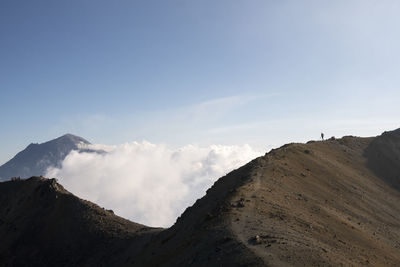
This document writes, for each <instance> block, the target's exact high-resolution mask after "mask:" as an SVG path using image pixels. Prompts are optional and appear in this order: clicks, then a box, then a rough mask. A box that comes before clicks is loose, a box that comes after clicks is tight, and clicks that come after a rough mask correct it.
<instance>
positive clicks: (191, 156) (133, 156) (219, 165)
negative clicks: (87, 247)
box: [47, 142, 262, 227]
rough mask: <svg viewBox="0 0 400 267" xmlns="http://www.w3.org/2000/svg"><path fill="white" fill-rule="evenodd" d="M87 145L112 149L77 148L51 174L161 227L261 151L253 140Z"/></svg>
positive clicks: (79, 192) (101, 202) (85, 195)
mask: <svg viewBox="0 0 400 267" xmlns="http://www.w3.org/2000/svg"><path fill="white" fill-rule="evenodd" d="M88 148H90V149H99V150H102V151H107V153H87V152H78V151H72V152H71V153H70V154H69V155H68V156H67V157H66V158H65V160H64V161H63V163H62V167H61V168H60V169H58V168H51V169H49V170H48V171H47V177H57V178H58V179H59V181H60V183H61V184H62V185H63V186H65V188H66V189H67V190H69V191H70V192H72V193H74V194H76V195H77V196H79V197H81V198H84V199H88V200H90V201H92V202H95V203H97V204H99V205H100V206H103V207H105V208H107V209H112V210H114V212H115V213H116V214H118V215H120V216H122V217H125V218H128V219H130V220H132V221H134V222H138V223H142V224H146V225H149V226H161V227H168V226H171V225H172V224H173V223H174V222H175V220H176V218H177V217H178V216H179V215H180V214H181V213H182V212H183V211H184V210H185V209H186V208H187V207H188V206H190V205H192V204H193V203H194V202H195V201H196V199H198V198H200V197H202V196H203V195H204V194H205V191H206V190H207V189H208V188H209V187H210V186H211V185H212V184H213V183H214V182H215V181H216V180H217V179H218V178H219V177H221V176H223V175H225V174H226V173H228V172H230V171H231V170H233V169H235V168H238V167H240V166H242V165H243V164H245V163H247V162H248V161H250V160H252V159H253V158H255V157H257V156H260V155H261V154H262V153H261V152H258V151H256V150H254V149H253V148H251V147H250V146H249V145H243V146H222V145H212V146H208V147H200V146H196V145H187V146H184V147H181V148H179V149H172V148H169V147H168V146H166V145H156V144H151V143H148V142H142V143H137V142H133V143H127V144H122V145H118V146H106V145H90V147H88Z"/></svg>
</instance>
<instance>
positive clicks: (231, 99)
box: [0, 0, 400, 164]
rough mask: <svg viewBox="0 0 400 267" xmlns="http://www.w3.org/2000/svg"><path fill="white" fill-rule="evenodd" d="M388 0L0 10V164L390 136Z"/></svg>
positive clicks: (394, 124) (81, 4) (396, 43)
mask: <svg viewBox="0 0 400 267" xmlns="http://www.w3.org/2000/svg"><path fill="white" fill-rule="evenodd" d="M398 14H400V3H399V2H398V1H389V0H386V1H385V0H384V1H348V0H347V1H265V0H264V1H256V0H248V1H239V0H233V1H232V0H229V1H228V0H221V1H215V0H213V1H207V0H204V1H194V0H174V1H172V0H171V1H165V0H163V1H161V0H159V1H153V0H150V1H149V0H147V1H102V0H96V1H94V0H84V1H81V0H80V1H11V0H5V1H1V3H0V41H1V42H0V125H1V131H0V147H1V152H0V164H1V163H4V162H5V161H6V160H8V159H9V158H10V157H12V156H13V155H14V154H15V153H16V152H18V151H19V150H22V149H23V148H24V147H25V146H26V145H28V144H29V143H30V142H43V141H47V140H49V139H52V138H55V137H57V136H60V135H62V134H64V133H67V132H70V133H74V134H77V135H80V136H82V137H85V138H87V139H89V140H90V141H92V142H95V143H105V144H118V143H122V142H127V141H133V140H138V141H141V140H148V141H151V142H156V143H166V144H169V145H172V146H178V145H184V144H188V143H196V144H213V143H214V144H215V143H217V144H244V143H248V144H250V145H252V146H255V147H258V148H260V149H268V148H271V147H274V146H278V145H281V144H283V143H286V142H291V141H306V140H309V139H316V138H318V136H319V133H320V132H321V131H324V132H325V133H326V135H328V136H332V135H335V136H341V135H346V134H353V135H361V136H369V135H376V134H379V133H380V132H382V131H383V130H389V129H394V128H398V127H399V126H400V124H399V118H400V116H399V115H400V105H399V100H400V90H399V84H400V83H399V82H400V78H399V77H400V75H399V72H400V63H399V62H400V52H399V47H400V34H399V33H400V32H399V29H400V16H398Z"/></svg>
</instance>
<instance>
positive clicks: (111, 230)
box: [0, 177, 158, 266]
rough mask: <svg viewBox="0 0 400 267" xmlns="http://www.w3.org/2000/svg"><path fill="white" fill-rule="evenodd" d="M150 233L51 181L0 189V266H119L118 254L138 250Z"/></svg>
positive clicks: (34, 179)
mask: <svg viewBox="0 0 400 267" xmlns="http://www.w3.org/2000/svg"><path fill="white" fill-rule="evenodd" d="M154 231H158V230H157V229H151V228H148V227H145V226H143V225H140V224H136V223H133V222H130V221H128V220H125V219H123V218H121V217H118V216H116V215H114V214H113V212H112V211H109V210H104V209H102V208H100V207H99V206H97V205H95V204H93V203H90V202H88V201H85V200H82V199H79V198H77V197H75V196H74V195H72V194H70V193H69V192H67V191H66V190H65V189H64V188H63V187H62V186H61V185H60V184H58V183H57V182H56V181H55V179H45V178H42V177H32V178H30V179H27V180H14V181H8V182H2V183H0V236H1V242H0V266H112V265H115V264H117V265H120V264H122V263H121V262H120V261H122V260H126V259H125V258H124V256H122V252H123V251H124V250H123V248H125V247H127V246H128V245H129V246H131V247H132V248H135V246H137V247H141V246H142V244H141V242H142V243H143V242H144V241H146V240H147V238H148V236H151V232H154ZM146 242H147V241H146ZM137 244H140V245H137ZM131 252H132V251H131Z"/></svg>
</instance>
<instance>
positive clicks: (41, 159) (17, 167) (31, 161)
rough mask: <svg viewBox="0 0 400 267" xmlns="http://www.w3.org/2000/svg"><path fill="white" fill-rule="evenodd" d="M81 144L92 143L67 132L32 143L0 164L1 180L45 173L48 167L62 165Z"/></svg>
mask: <svg viewBox="0 0 400 267" xmlns="http://www.w3.org/2000/svg"><path fill="white" fill-rule="evenodd" d="M80 144H86V145H88V144H90V143H89V142H88V141H87V140H85V139H83V138H82V137H79V136H75V135H72V134H66V135H63V136H61V137H59V138H56V139H54V140H51V141H48V142H45V143H42V144H30V145H29V146H27V147H26V148H25V149H24V150H23V151H21V152H19V153H18V154H17V155H16V156H15V157H14V158H12V159H11V160H9V161H8V162H6V163H5V164H3V165H2V166H0V181H5V180H9V179H11V178H12V177H25V178H26V177H31V176H40V175H45V173H46V170H47V168H49V167H60V164H61V162H62V161H63V160H64V158H65V157H66V156H67V155H68V154H69V152H71V151H72V150H79V149H80V148H79V145H80ZM85 151H88V150H85Z"/></svg>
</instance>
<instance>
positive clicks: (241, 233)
mask: <svg viewBox="0 0 400 267" xmlns="http://www.w3.org/2000/svg"><path fill="white" fill-rule="evenodd" d="M399 155H400V132H399V131H393V132H388V133H385V134H383V135H382V136H379V137H376V138H357V137H344V138H342V139H338V140H335V139H330V140H327V141H323V142H322V141H320V142H309V143H307V144H289V145H285V146H283V147H281V148H279V149H276V150H272V151H271V152H270V153H268V154H266V155H265V156H263V157H260V158H257V159H255V160H253V161H252V162H250V163H248V164H247V165H245V166H243V167H241V168H239V169H237V170H235V171H233V172H231V173H230V174H228V175H226V176H224V177H222V178H220V179H219V180H218V181H217V182H216V183H215V184H214V186H213V187H212V188H210V189H209V190H208V191H207V195H206V196H205V197H203V198H202V199H199V200H198V201H197V202H196V203H195V204H194V205H193V206H192V207H189V208H188V209H187V210H186V211H185V212H184V213H183V214H182V216H181V217H180V218H178V220H177V222H176V223H175V225H174V226H172V227H171V228H169V229H165V230H162V229H151V228H148V227H145V226H143V225H138V224H135V223H132V222H130V221H127V220H124V219H122V218H120V217H118V216H115V215H113V214H112V213H111V212H110V211H106V210H103V209H101V208H100V207H98V206H97V205H95V204H92V203H90V202H87V201H84V200H80V199H78V198H76V197H74V196H73V195H71V194H69V193H68V192H66V191H65V190H64V189H63V188H62V187H61V186H60V185H59V184H57V183H56V182H55V181H54V180H47V179H44V178H31V179H28V180H26V181H13V182H7V183H0V219H1V220H0V236H1V237H3V240H5V241H3V242H1V243H0V265H6V266H7V265H9V266H17V265H18V264H19V265H21V266H55V265H57V266H400V206H399V205H398V203H399V201H400V191H398V189H399V188H398V185H399V184H400V182H399V180H400V178H399V177H400V157H399ZM36 188H45V189H36ZM46 188H48V189H46ZM46 190H47V191H46ZM42 192H44V193H42ZM54 192H55V193H54ZM41 198H44V200H41Z"/></svg>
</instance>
